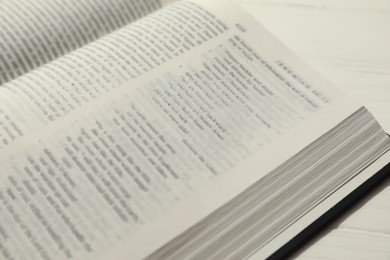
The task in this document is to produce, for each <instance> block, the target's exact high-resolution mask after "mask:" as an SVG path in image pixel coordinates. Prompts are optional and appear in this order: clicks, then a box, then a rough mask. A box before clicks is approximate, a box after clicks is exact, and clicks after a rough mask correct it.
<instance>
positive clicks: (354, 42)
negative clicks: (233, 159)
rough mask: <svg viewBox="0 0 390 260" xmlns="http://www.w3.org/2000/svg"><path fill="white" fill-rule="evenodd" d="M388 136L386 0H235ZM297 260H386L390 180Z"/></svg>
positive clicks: (389, 15) (389, 4) (389, 253)
mask: <svg viewBox="0 0 390 260" xmlns="http://www.w3.org/2000/svg"><path fill="white" fill-rule="evenodd" d="M238 1H239V2H240V4H241V5H242V6H243V7H244V9H246V10H247V11H248V12H250V13H251V14H252V15H253V16H254V17H255V18H256V19H257V20H258V21H260V22H261V23H262V24H263V25H264V26H265V27H267V28H268V29H269V30H270V31H271V32H272V33H274V34H275V35H276V36H277V37H278V38H279V39H280V40H282V41H283V42H284V43H285V44H286V45H287V46H288V47H289V48H290V49H292V50H293V51H294V52H295V53H297V54H298V55H299V56H300V57H301V58H302V59H303V60H305V61H306V62H307V63H308V64H310V65H311V66H312V67H314V68H315V69H316V70H318V71H319V72H320V73H321V74H322V75H324V76H325V77H326V78H328V79H329V80H330V81H332V82H333V83H335V85H336V86H338V87H340V88H341V89H343V90H344V91H345V92H347V93H348V94H349V95H350V96H352V97H354V98H356V99H358V100H359V101H360V102H361V103H363V104H364V105H365V106H366V107H367V108H368V109H369V110H370V111H371V112H372V113H373V115H374V116H375V117H376V118H377V119H378V121H379V122H380V123H381V125H382V127H383V128H384V129H385V130H386V131H387V132H388V133H390V0H366V1H362V0H238ZM296 257H297V258H298V259H390V182H389V181H388V182H387V183H383V184H382V185H381V187H378V189H377V190H376V191H375V192H374V194H372V195H371V196H369V197H367V199H366V200H365V201H364V202H361V203H360V204H359V205H358V206H357V207H355V208H354V210H353V211H352V212H351V213H350V214H349V216H345V217H344V218H343V219H341V220H340V221H338V222H337V223H335V224H333V225H332V227H331V228H329V230H328V231H327V232H326V233H325V234H323V235H322V236H321V237H320V238H318V239H317V240H316V241H313V243H311V245H309V246H307V247H306V248H305V249H304V250H302V251H301V252H299V254H297V256H296Z"/></svg>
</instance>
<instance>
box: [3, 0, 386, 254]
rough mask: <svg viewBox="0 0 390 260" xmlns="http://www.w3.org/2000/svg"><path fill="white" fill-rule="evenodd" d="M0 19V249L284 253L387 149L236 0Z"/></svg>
mask: <svg viewBox="0 0 390 260" xmlns="http://www.w3.org/2000/svg"><path fill="white" fill-rule="evenodd" d="M0 18H1V19H0V83H1V84H2V85H1V86H0V259H15V260H16V259H126V260H128V259H247V258H253V259H263V258H267V257H272V256H274V257H277V256H278V252H280V250H281V248H285V245H288V244H289V243H291V242H292V241H294V239H296V238H297V237H299V234H302V232H304V231H305V230H307V228H308V227H309V226H311V225H312V224H313V223H316V221H317V220H318V219H320V218H321V217H323V216H324V215H326V214H328V213H329V212H331V211H332V209H334V208H335V206H336V205H340V202H342V201H343V200H344V199H345V198H347V197H348V196H350V194H353V193H354V192H355V191H357V190H358V189H359V188H360V187H363V186H364V184H366V183H368V182H369V181H370V180H372V179H373V178H374V177H375V176H378V172H380V171H381V170H382V174H383V169H384V168H385V166H386V165H387V164H388V163H389V161H390V151H389V150H390V138H389V136H387V134H386V133H385V132H384V131H383V130H382V128H381V127H380V125H379V124H378V122H377V121H376V120H375V119H374V117H373V116H372V115H371V114H370V113H369V112H368V111H367V110H366V109H365V108H364V106H362V105H361V104H359V103H358V102H356V101H354V100H353V99H351V98H350V97H348V96H347V95H345V94H344V93H342V92H341V91H339V90H338V89H337V88H336V87H334V86H333V85H332V84H331V83H329V82H328V81H326V80H325V79H323V78H322V77H321V76H320V75H318V74H317V73H316V72H315V71H313V70H312V69H311V68H310V67H308V66H307V65H306V64H304V63H303V62H302V61H301V60H300V59H299V58H297V57H296V56H295V55H294V54H293V53H291V52H290V51H289V50H288V49H287V48H286V47H285V46H283V44H281V43H280V42H279V41H278V40H277V39H275V38H274V37H273V36H272V35H271V34H270V33H269V32H268V31H267V30H266V29H264V28H263V27H262V26H261V25H260V24H258V23H257V22H256V21H254V20H253V19H252V18H251V17H250V16H249V15H248V14H246V13H245V12H244V11H242V10H241V9H240V8H239V7H237V6H236V5H235V4H233V3H230V2H228V1H196V0H193V1H192V0H191V1H177V2H174V3H171V4H168V3H165V2H164V3H162V2H159V1H158V0H148V1H146V0H144V1H142V0H116V1H108V0H85V1H79V0H66V1H64V0H36V1H31V0H15V1H2V2H0ZM279 256H280V254H279Z"/></svg>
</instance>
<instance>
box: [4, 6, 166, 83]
mask: <svg viewBox="0 0 390 260" xmlns="http://www.w3.org/2000/svg"><path fill="white" fill-rule="evenodd" d="M160 7H161V3H160V1H159V0H117V1H107V0H97V1H96V0H87V1H78V0H54V1H53V0H51V1H48V0H35V1H30V0H15V1H1V2H0V17H1V19H0V85H2V84H4V83H5V82H7V81H10V80H11V79H14V78H16V77H18V76H20V75H23V74H24V73H26V72H28V71H31V70H33V69H35V68H37V67H39V66H41V65H43V64H46V63H48V62H50V61H52V60H55V59H56V58H58V57H60V56H62V55H64V54H66V53H68V52H70V51H72V50H75V49H77V48H79V47H81V46H83V45H85V44H87V43H89V42H92V41H94V40H96V39H98V38H100V37H102V36H104V35H106V34H108V33H110V32H112V31H114V30H116V29H118V28H121V27H123V26H125V25H127V24H129V23H130V22H132V21H134V20H137V19H139V18H141V17H143V16H145V15H147V14H148V13H151V12H153V11H155V10H157V9H159V8H160Z"/></svg>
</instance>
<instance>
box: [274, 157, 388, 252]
mask: <svg viewBox="0 0 390 260" xmlns="http://www.w3.org/2000/svg"><path fill="white" fill-rule="evenodd" d="M387 178H390V162H389V163H388V164H387V165H386V166H385V167H383V168H382V169H381V170H379V171H378V172H377V173H375V174H374V175H373V176H372V177H371V178H369V179H368V180H367V181H366V182H364V183H363V184H361V185H360V186H359V187H357V188H356V189H355V190H354V191H353V192H351V193H350V194H349V195H348V196H346V197H345V198H344V199H342V200H341V201H340V202H338V203H337V204H336V205H335V206H333V207H332V208H331V209H330V210H328V211H327V212H326V213H325V214H323V215H322V216H321V217H319V218H318V219H317V220H316V221H314V222H313V223H312V224H310V225H309V226H307V227H306V228H305V229H304V230H303V231H301V232H300V233H299V234H298V235H296V236H295V237H294V238H293V239H291V240H290V241H289V242H287V243H286V244H285V245H284V246H282V247H281V248H279V249H278V250H277V251H276V252H275V253H273V254H272V255H271V256H270V257H269V258H268V259H286V258H288V257H289V256H292V255H293V254H294V253H296V252H297V251H298V250H299V249H300V248H301V247H302V246H304V245H305V244H306V243H307V242H309V240H311V239H313V238H314V237H315V236H316V235H318V234H320V233H321V231H323V230H324V229H325V228H326V227H327V226H329V224H331V223H332V222H333V221H334V220H336V219H337V218H338V217H340V216H341V215H342V214H343V213H345V212H346V211H347V210H349V209H351V208H352V207H353V206H354V205H356V204H357V203H358V202H359V200H360V199H362V198H363V197H364V196H365V195H366V194H367V193H369V192H371V191H373V190H374V188H375V187H377V186H378V185H379V184H380V183H382V182H383V181H385V180H386V179H387Z"/></svg>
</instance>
